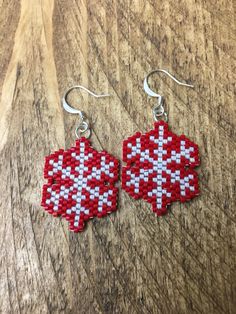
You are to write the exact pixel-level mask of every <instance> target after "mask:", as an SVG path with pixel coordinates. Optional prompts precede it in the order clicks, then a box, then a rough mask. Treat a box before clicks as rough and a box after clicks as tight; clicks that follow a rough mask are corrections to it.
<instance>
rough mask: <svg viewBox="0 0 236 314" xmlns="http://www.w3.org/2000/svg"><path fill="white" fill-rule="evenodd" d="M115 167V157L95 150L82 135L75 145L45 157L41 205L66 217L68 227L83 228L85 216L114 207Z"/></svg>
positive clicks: (115, 194) (116, 173) (94, 215)
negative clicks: (45, 182) (45, 180)
mask: <svg viewBox="0 0 236 314" xmlns="http://www.w3.org/2000/svg"><path fill="white" fill-rule="evenodd" d="M118 169H119V161H118V160H117V159H116V158H114V157H113V156H111V155H109V154H108V153H107V152H105V151H102V152H97V151H96V150H94V149H93V148H92V147H91V146H90V142H89V140H88V139H86V138H84V137H83V138H81V139H80V140H77V141H76V145H75V147H71V148H70V149H68V150H63V149H61V150H59V151H57V152H55V153H53V154H51V155H50V156H47V157H46V160H45V167H44V177H45V179H47V180H48V183H47V184H45V185H44V186H43V195H42V206H43V207H44V208H45V210H46V211H48V212H49V213H50V214H52V215H53V216H55V217H56V216H62V217H64V218H65V219H67V220H68V222H69V225H70V229H71V230H72V231H74V232H79V231H83V229H84V223H85V221H87V220H88V219H90V218H93V217H99V218H101V217H104V216H106V215H107V214H108V213H111V212H113V211H115V210H116V207H117V193H118V189H117V187H116V186H115V182H116V181H117V180H118Z"/></svg>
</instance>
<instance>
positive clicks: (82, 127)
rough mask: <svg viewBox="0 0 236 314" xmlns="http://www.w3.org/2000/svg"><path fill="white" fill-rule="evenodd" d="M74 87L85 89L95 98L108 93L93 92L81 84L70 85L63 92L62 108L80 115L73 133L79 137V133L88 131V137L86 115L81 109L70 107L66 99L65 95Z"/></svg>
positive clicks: (88, 127) (88, 128) (88, 129)
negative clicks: (79, 120)
mask: <svg viewBox="0 0 236 314" xmlns="http://www.w3.org/2000/svg"><path fill="white" fill-rule="evenodd" d="M74 89H82V90H84V91H86V92H87V93H88V94H90V95H92V96H94V97H96V98H101V97H109V96H110V94H100V95H98V94H95V93H94V92H92V91H90V90H89V89H87V88H86V87H84V86H82V85H75V86H72V87H70V88H69V89H68V90H67V91H66V93H65V94H64V96H63V97H62V106H63V108H64V109H65V110H66V111H67V112H69V113H72V114H78V115H79V116H80V119H81V122H80V123H79V125H78V126H77V127H76V129H75V135H76V137H77V138H80V137H81V134H83V133H85V132H87V131H89V133H88V136H87V137H88V138H89V137H90V135H91V130H90V126H89V122H86V121H85V119H86V116H85V114H84V113H83V111H81V110H78V109H75V108H73V107H71V106H70V105H69V104H68V101H67V97H68V95H69V94H70V92H71V91H72V90H74Z"/></svg>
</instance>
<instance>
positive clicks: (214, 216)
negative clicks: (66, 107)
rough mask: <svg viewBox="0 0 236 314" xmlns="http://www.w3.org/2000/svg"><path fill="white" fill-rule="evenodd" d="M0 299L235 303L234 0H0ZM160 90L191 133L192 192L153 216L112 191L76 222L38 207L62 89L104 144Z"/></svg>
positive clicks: (143, 306)
mask: <svg viewBox="0 0 236 314" xmlns="http://www.w3.org/2000/svg"><path fill="white" fill-rule="evenodd" d="M0 8H1V12H0V41H1V50H0V69H1V74H2V75H1V78H0V97H1V100H0V101H1V102H0V130H1V133H2V136H1V139H0V154H1V156H0V158H1V159H0V178H1V182H2V184H1V185H0V196H1V198H0V204H1V211H0V218H1V222H2V223H1V226H0V238H1V250H0V312H1V313H59V312H60V313H91V314H94V313H109V314H110V313H140V314H141V313H161V314H163V313H164V314H165V313H166V314H169V313H188V314H189V313H212V314H215V313H220V314H221V313H227V314H228V313H232V314H233V313H235V309H236V272H235V270H236V254H235V253H236V241H235V237H236V214H235V208H236V199H235V192H236V191H235V169H236V159H235V149H236V144H235V139H236V131H235V130H236V109H235V78H236V75H235V73H236V72H235V69H236V56H235V48H236V47H235V42H236V41H235V39H236V33H235V29H236V25H235V8H236V7H235V2H234V1H233V0H218V1H213V0H209V1H204V0H196V1H194V0H180V1H174V0H166V1H160V0H148V1H143V0H129V1H126V0H117V1H115V0H104V1H102V0H87V1H86V0H72V1H70V2H69V3H68V1H66V0H60V1H56V0H55V1H53V0H50V1H47V0H35V1H30V0H19V1H17V2H16V1H13V0H7V1H3V0H2V1H0ZM155 68H165V69H168V70H169V71H170V72H171V73H173V74H174V75H176V76H177V77H178V78H179V79H181V80H186V81H188V82H192V83H193V84H194V86H195V88H194V90H188V89H186V88H182V87H179V86H176V85H175V84H174V83H173V82H172V81H170V80H169V79H168V78H166V77H164V76H163V75H160V76H155V77H153V80H152V84H153V86H154V88H156V89H157V90H158V91H160V93H162V94H163V95H164V96H165V98H166V104H167V110H168V112H169V117H170V119H169V124H170V128H171V129H172V130H173V131H174V132H175V133H177V134H183V133H184V134H186V135H187V136H188V137H189V138H191V139H193V140H194V141H195V142H196V143H198V144H199V148H200V153H201V166H200V167H199V169H198V172H199V177H200V185H201V196H199V197H198V198H196V199H194V200H193V201H192V202H191V203H188V204H186V203H184V204H179V203H175V204H173V205H172V206H171V209H170V210H169V213H168V215H166V216H164V217H161V218H157V217H156V216H155V214H153V213H152V211H151V210H150V206H149V204H147V203H145V202H144V201H142V200H139V201H135V200H133V199H131V198H130V197H129V196H128V195H127V193H126V192H124V191H120V195H119V210H118V211H117V212H116V213H114V214H112V215H110V216H109V217H107V218H105V219H101V220H99V219H94V220H93V221H91V222H89V223H88V226H87V228H86V230H85V231H84V232H83V233H81V234H72V233H71V232H69V231H68V226H67V223H66V222H65V221H64V220H60V219H54V218H53V217H51V216H50V215H48V214H47V213H45V212H44V210H43V209H42V208H41V207H40V198H41V187H42V185H43V183H44V179H43V165H44V156H45V155H48V154H49V153H50V152H52V151H54V150H56V149H58V148H63V147H70V146H71V145H72V144H73V142H74V140H75V138H74V128H75V124H76V123H77V121H78V117H75V116H71V115H69V114H67V113H65V112H63V110H62V108H61V104H60V98H61V96H62V95H63V93H64V92H65V91H66V89H67V88H69V87H70V86H72V85H73V84H81V85H84V86H86V87H88V88H90V89H91V90H94V91H97V92H101V93H102V92H109V93H110V94H111V95H112V96H111V97H110V98H109V99H103V100H99V101H97V100H96V99H94V98H92V97H89V96H88V95H86V93H77V92H75V93H73V95H72V97H71V99H72V101H73V102H74V104H75V106H77V107H78V108H80V109H82V110H83V111H85V112H86V113H87V115H88V116H89V117H90V119H91V120H92V121H94V126H93V134H92V138H91V140H92V143H93V146H94V147H95V148H96V149H98V150H101V149H105V150H107V151H108V152H109V153H111V154H113V155H114V156H116V157H117V158H119V159H121V156H122V146H121V144H122V141H123V139H124V138H126V137H128V136H130V135H132V134H133V133H134V132H135V131H137V130H140V131H145V130H149V129H150V128H152V123H153V122H152V115H151V108H152V106H153V100H150V99H148V97H147V96H146V95H145V93H144V91H143V88H142V82H143V79H144V77H145V75H146V74H147V73H148V72H149V71H150V70H152V69H155Z"/></svg>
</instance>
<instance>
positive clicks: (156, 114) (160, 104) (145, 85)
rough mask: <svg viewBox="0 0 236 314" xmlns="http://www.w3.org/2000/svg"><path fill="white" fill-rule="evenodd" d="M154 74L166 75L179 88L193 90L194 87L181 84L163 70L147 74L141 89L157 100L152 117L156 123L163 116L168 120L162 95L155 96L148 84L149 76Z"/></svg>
mask: <svg viewBox="0 0 236 314" xmlns="http://www.w3.org/2000/svg"><path fill="white" fill-rule="evenodd" d="M154 73H164V74H166V75H168V76H169V77H170V78H171V79H172V80H173V81H174V82H176V83H177V84H178V85H181V86H186V87H191V88H193V87H194V86H193V85H192V84H187V83H183V82H180V81H179V80H177V79H176V78H175V77H174V76H173V75H171V74H170V73H169V72H168V71H166V70H163V69H157V70H153V71H151V72H150V73H148V75H147V76H146V77H145V79H144V82H143V88H144V90H145V92H146V93H147V94H148V95H149V96H150V97H156V98H158V105H156V106H154V108H153V116H154V120H155V121H158V119H159V118H160V117H161V116H163V115H164V117H165V120H166V121H167V120H168V116H167V113H166V112H165V110H164V107H163V103H164V98H163V96H162V95H160V94H157V93H156V92H154V91H153V90H152V89H151V88H150V87H149V84H148V79H149V77H150V76H151V75H153V74H154Z"/></svg>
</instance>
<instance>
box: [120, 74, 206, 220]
mask: <svg viewBox="0 0 236 314" xmlns="http://www.w3.org/2000/svg"><path fill="white" fill-rule="evenodd" d="M156 72H162V73H165V74H167V75H168V76H169V77H170V78H172V79H173V80H174V81H175V82H176V83H178V84H179V85H182V86H187V87H193V86H192V85H189V84H185V83H181V82H179V81H178V80H177V79H176V78H174V77H173V76H172V75H171V74H169V73H168V72H167V71H165V70H162V69H158V70H155V71H152V72H150V73H149V74H148V75H147V77H146V78H145V80H144V90H145V92H146V93H147V94H148V95H149V96H151V97H156V98H157V100H158V102H157V105H156V106H154V108H153V117H154V120H155V123H154V129H153V130H150V131H149V132H147V133H144V134H141V133H140V132H138V133H136V134H134V135H133V136H131V137H128V138H127V139H126V140H124V142H123V161H124V162H125V163H126V166H125V167H123V168H122V188H123V189H124V190H125V191H126V192H127V193H128V194H129V195H130V196H131V197H133V198H134V199H144V200H146V201H147V202H148V203H151V204H152V210H153V211H154V212H155V213H156V214H157V215H158V216H160V215H163V214H165V213H166V211H167V206H168V205H170V204H171V203H172V202H174V201H181V202H185V201H188V200H190V199H192V198H193V197H195V196H197V195H198V194H199V187H198V176H197V173H196V172H195V171H194V170H193V169H194V168H195V167H196V166H198V165H199V163H200V160H199V154H198V146H197V145H196V144H195V143H193V142H192V141H190V140H189V139H188V138H187V137H185V136H184V135H180V136H177V135H176V134H174V133H172V132H171V131H170V130H169V128H168V124H167V120H168V116H167V113H166V112H165V110H164V107H163V105H164V99H163V97H162V96H161V95H159V94H157V93H155V92H154V91H152V90H151V89H150V87H149V85H148V78H149V77H150V76H151V75H152V74H154V73H156ZM161 119H162V120H161ZM163 119H164V120H163Z"/></svg>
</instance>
